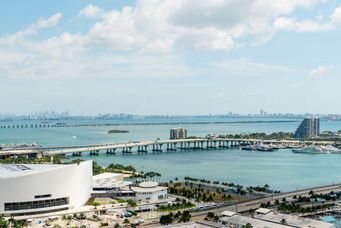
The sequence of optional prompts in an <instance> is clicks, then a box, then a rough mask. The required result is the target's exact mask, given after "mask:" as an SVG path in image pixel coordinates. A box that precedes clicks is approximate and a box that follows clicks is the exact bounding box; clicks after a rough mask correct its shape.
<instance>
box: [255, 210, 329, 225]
mask: <svg viewBox="0 0 341 228" xmlns="http://www.w3.org/2000/svg"><path fill="white" fill-rule="evenodd" d="M254 218H255V219H259V220H262V221H268V222H272V223H281V221H285V222H286V224H288V226H291V227H302V228H333V227H335V225H334V224H332V223H327V222H323V221H319V220H315V219H309V218H303V217H298V216H295V215H289V214H282V213H279V212H277V211H273V210H270V209H266V208H259V209H257V210H256V213H255V215H254Z"/></svg>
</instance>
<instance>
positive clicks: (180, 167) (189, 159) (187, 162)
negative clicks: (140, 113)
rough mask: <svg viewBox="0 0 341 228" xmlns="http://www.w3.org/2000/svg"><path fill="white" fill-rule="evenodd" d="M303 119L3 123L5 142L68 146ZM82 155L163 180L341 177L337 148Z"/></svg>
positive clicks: (305, 183)
mask: <svg viewBox="0 0 341 228" xmlns="http://www.w3.org/2000/svg"><path fill="white" fill-rule="evenodd" d="M167 121H168V120H167ZM186 121H188V120H186ZM200 121H202V120H200ZM219 121H220V120H219ZM230 121H233V120H230ZM298 124H299V123H298V122H287V123H283V122H278V123H224V124H167V125H126V126H114V127H78V128H45V129H0V144H2V143H32V142H35V143H38V144H41V145H44V146H57V145H59V146H67V145H87V144H97V143H116V142H126V141H128V140H154V139H156V138H161V139H167V138H168V137H169V129H170V128H172V127H185V128H187V129H188V134H189V135H196V136H206V135H207V134H235V133H248V132H266V133H271V132H278V131H284V132H290V131H291V132H292V131H294V130H295V129H296V128H297V126H298ZM110 129H124V130H129V131H130V132H129V133H128V134H110V135H109V134H107V131H108V130H110ZM340 129H341V121H324V122H321V130H332V131H336V130H340ZM82 158H84V159H95V160H96V161H97V162H98V163H99V164H101V165H104V166H105V165H108V164H110V163H121V164H126V165H128V164H131V165H133V166H135V167H136V168H137V169H138V170H144V171H149V170H150V171H158V172H160V173H161V174H162V178H163V180H169V179H174V178H175V177H178V178H182V177H184V176H192V177H202V178H207V179H212V180H220V181H229V182H230V181H232V182H235V183H239V184H243V185H264V184H269V185H270V186H271V187H272V188H275V189H279V190H282V191H284V190H295V189H299V188H304V187H311V186H317V185H325V184H332V183H341V155H335V154H327V155H308V154H295V153H292V152H291V151H290V150H279V151H276V152H273V153H262V152H251V151H241V150H232V149H229V150H217V151H195V152H171V153H166V152H165V153H162V154H145V155H121V154H120V153H119V154H117V155H115V156H106V155H103V156H98V157H90V156H88V157H86V156H84V157H82Z"/></svg>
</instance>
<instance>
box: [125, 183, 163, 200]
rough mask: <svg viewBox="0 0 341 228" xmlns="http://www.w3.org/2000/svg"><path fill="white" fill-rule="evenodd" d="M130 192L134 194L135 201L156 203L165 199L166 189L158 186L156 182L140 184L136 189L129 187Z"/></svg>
mask: <svg viewBox="0 0 341 228" xmlns="http://www.w3.org/2000/svg"><path fill="white" fill-rule="evenodd" d="M131 190H133V191H134V192H135V194H136V196H135V197H136V200H137V201H143V202H157V201H158V200H162V199H165V198H167V187H163V186H159V184H158V183H157V182H152V181H147V182H142V183H140V184H139V186H138V187H131Z"/></svg>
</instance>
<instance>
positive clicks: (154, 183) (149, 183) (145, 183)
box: [139, 181, 159, 188]
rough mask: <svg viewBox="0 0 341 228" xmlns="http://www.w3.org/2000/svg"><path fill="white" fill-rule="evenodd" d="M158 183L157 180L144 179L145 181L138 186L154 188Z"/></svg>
mask: <svg viewBox="0 0 341 228" xmlns="http://www.w3.org/2000/svg"><path fill="white" fill-rule="evenodd" d="M158 185H159V183H157V182H153V181H146V182H141V183H140V184H139V187H140V188H155V187H157V186H158Z"/></svg>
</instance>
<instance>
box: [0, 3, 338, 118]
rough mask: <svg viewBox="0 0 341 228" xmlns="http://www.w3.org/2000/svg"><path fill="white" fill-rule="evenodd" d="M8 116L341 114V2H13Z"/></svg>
mask: <svg viewBox="0 0 341 228" xmlns="http://www.w3.org/2000/svg"><path fill="white" fill-rule="evenodd" d="M0 19H1V20H0V25H1V26H0V101H1V104H2V109H1V112H2V113H18V114H20V113H30V112H35V111H41V110H56V111H69V112H70V113H72V114H96V113H108V112H111V113H120V112H126V113H135V114H207V113H214V114H223V113H227V112H229V111H233V112H239V113H256V112H259V110H260V109H264V110H266V111H268V112H276V113H277V112H292V113H307V112H310V113H341V106H339V105H337V104H338V103H339V100H340V99H341V94H340V93H339V92H338V91H339V87H340V85H341V75H340V67H341V66H340V53H341V45H340V40H341V1H337V0H239V1H236V0H212V1H205V0H172V1H165V0H138V1H127V0H115V1H114V0H97V1H89V0H73V1H68V0H61V1H51V0H44V1H42V0H39V1H38V0H25V1H19V0H11V1H7V0H5V1H3V2H2V7H1V8H0Z"/></svg>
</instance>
